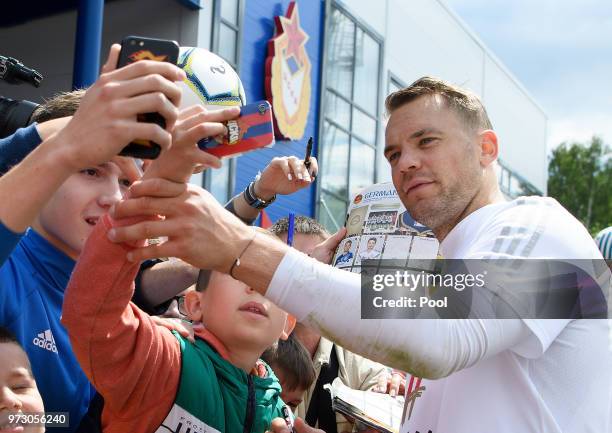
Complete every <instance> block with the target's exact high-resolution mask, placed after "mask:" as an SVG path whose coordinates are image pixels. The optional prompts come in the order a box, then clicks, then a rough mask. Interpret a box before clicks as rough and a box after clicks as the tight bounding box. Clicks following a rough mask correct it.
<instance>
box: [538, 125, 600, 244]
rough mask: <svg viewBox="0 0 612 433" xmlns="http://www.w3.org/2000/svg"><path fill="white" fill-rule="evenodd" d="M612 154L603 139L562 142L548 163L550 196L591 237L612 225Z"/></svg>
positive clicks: (594, 138)
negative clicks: (584, 141)
mask: <svg viewBox="0 0 612 433" xmlns="http://www.w3.org/2000/svg"><path fill="white" fill-rule="evenodd" d="M611 189H612V153H611V150H610V147H609V146H607V145H605V144H604V143H603V141H602V140H601V138H599V137H596V136H595V137H593V138H592V139H591V142H590V143H588V144H583V143H571V144H568V143H562V144H561V145H560V146H559V147H557V148H556V149H555V150H553V152H552V155H551V157H550V161H549V164H548V195H550V196H551V197H554V198H556V199H557V200H558V201H559V203H561V204H562V205H563V206H564V207H565V208H566V209H567V210H568V211H570V212H571V213H572V214H573V215H574V216H575V217H576V218H578V219H579V220H580V221H582V223H583V224H584V225H585V226H586V227H587V229H588V230H589V231H590V232H591V234H593V235H594V234H596V233H597V232H598V231H599V230H601V229H602V228H605V227H608V226H611V225H612V193H611Z"/></svg>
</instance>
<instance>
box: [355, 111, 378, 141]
mask: <svg viewBox="0 0 612 433" xmlns="http://www.w3.org/2000/svg"><path fill="white" fill-rule="evenodd" d="M352 132H354V133H355V134H357V135H359V137H360V138H363V139H364V140H365V141H366V142H367V143H369V144H371V145H374V144H376V120H374V119H372V118H371V117H370V116H368V115H367V114H365V113H364V112H363V111H361V110H359V109H357V108H353V131H352Z"/></svg>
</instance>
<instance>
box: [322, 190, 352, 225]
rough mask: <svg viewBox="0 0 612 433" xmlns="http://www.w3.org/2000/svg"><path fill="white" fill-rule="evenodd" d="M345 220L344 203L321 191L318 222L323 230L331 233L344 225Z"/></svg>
mask: <svg viewBox="0 0 612 433" xmlns="http://www.w3.org/2000/svg"><path fill="white" fill-rule="evenodd" d="M345 219H346V202H345V201H344V200H340V199H338V198H337V197H335V196H333V195H331V194H329V193H327V192H326V191H323V190H322V191H321V203H320V204H319V221H320V222H321V224H323V225H324V226H325V228H326V229H327V230H328V231H329V232H330V233H333V232H335V231H336V230H338V229H339V228H340V227H342V226H343V225H344V220H345Z"/></svg>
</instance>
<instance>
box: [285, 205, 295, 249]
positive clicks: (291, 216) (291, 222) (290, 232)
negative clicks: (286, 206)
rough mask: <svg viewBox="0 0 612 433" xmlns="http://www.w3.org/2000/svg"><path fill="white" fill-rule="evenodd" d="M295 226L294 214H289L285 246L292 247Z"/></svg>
mask: <svg viewBox="0 0 612 433" xmlns="http://www.w3.org/2000/svg"><path fill="white" fill-rule="evenodd" d="M294 226H295V213H293V212H289V227H287V245H289V246H290V247H291V246H293V230H294Z"/></svg>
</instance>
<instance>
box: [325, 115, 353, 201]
mask: <svg viewBox="0 0 612 433" xmlns="http://www.w3.org/2000/svg"><path fill="white" fill-rule="evenodd" d="M323 128H324V129H323V143H321V149H322V151H323V155H322V159H321V168H320V171H321V175H322V176H321V182H322V183H321V186H322V187H323V188H325V189H327V190H329V191H331V192H334V193H336V194H337V195H338V196H339V197H346V199H347V200H348V196H347V177H348V151H349V136H348V134H347V133H345V132H342V131H341V130H339V129H338V128H336V127H335V126H332V125H331V124H330V123H329V122H325V125H324V126H323Z"/></svg>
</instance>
